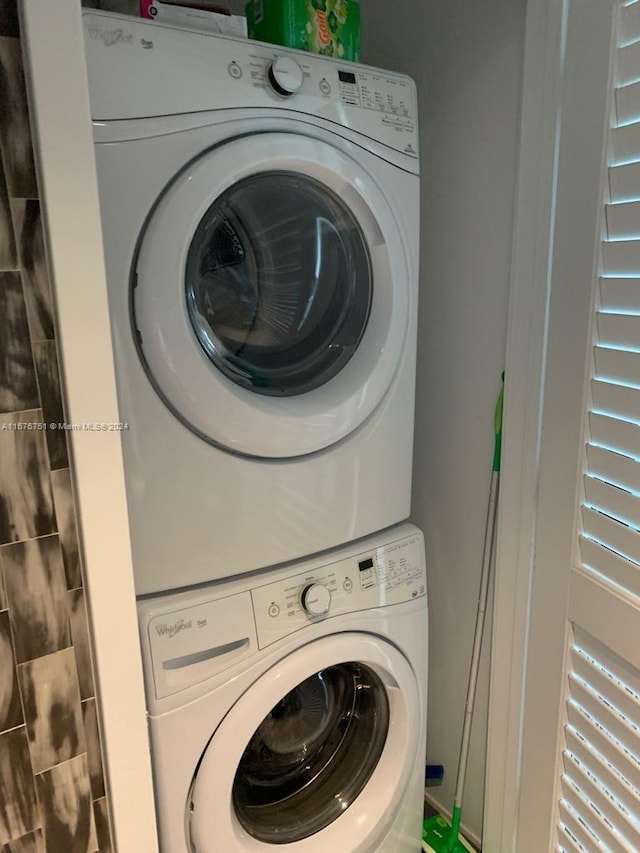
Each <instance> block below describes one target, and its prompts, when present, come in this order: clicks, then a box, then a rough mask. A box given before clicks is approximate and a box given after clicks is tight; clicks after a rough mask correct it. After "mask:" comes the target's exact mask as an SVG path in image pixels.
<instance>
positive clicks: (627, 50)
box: [618, 39, 640, 86]
mask: <svg viewBox="0 0 640 853" xmlns="http://www.w3.org/2000/svg"><path fill="white" fill-rule="evenodd" d="M638 80H640V42H638V41H637V39H632V40H631V42H629V43H628V44H626V45H624V46H623V47H621V48H620V50H619V51H618V85H619V86H627V85H628V84H629V83H637V82H638Z"/></svg>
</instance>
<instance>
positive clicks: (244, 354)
mask: <svg viewBox="0 0 640 853" xmlns="http://www.w3.org/2000/svg"><path fill="white" fill-rule="evenodd" d="M185 284H186V297H187V306H188V312H189V318H190V320H191V324H192V326H193V330H194V332H195V334H196V337H197V339H198V342H199V344H200V346H201V347H202V349H203V351H204V352H205V354H206V355H207V356H208V358H209V359H210V360H211V361H212V362H213V364H214V365H215V366H216V367H217V368H218V369H220V370H221V371H222V373H224V375H225V376H227V377H228V378H229V379H230V380H231V381H232V382H234V383H236V384H237V385H239V386H240V387H242V388H247V389H249V390H252V391H254V392H256V393H259V394H266V395H270V396H293V395H296V394H303V393H306V392H308V391H313V390H314V389H315V388H318V387H320V386H321V385H324V383H326V382H328V381H329V380H330V379H332V378H333V377H334V376H335V375H336V374H337V373H338V372H339V371H340V370H341V369H342V368H343V367H344V366H345V365H346V364H347V362H348V361H349V359H350V358H351V356H352V355H353V353H354V352H355V350H356V347H357V346H358V344H359V342H360V339H361V338H362V335H363V334H364V331H365V328H366V325H367V320H368V318H369V311H370V307H371V300H372V276H371V264H370V261H369V253H368V250H367V245H366V241H365V238H364V235H363V233H362V230H361V229H360V227H359V225H358V223H357V221H356V220H355V218H354V216H353V214H352V213H351V212H350V210H349V209H348V208H347V207H346V206H345V205H344V203H343V202H342V201H341V200H340V199H339V198H338V196H337V195H336V194H335V193H333V192H331V191H330V190H328V189H327V188H326V187H324V186H323V185H322V184H320V183H319V182H318V181H316V180H315V179H313V178H311V177H309V176H307V175H303V174H299V173H295V172H283V171H278V172H262V173H260V174H256V175H251V176H250V177H248V178H245V179H244V180H242V181H239V182H238V183H236V184H234V185H233V186H231V187H230V188H229V189H227V190H226V192H224V193H223V194H222V195H221V196H220V197H219V198H218V199H216V201H215V202H214V203H213V204H212V205H211V206H210V207H209V209H208V210H207V212H206V213H205V215H204V217H203V218H202V220H201V222H200V224H199V225H198V227H197V229H196V231H195V234H194V236H193V239H192V242H191V246H190V249H189V252H188V255H187V261H186V270H185Z"/></svg>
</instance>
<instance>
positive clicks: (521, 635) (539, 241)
mask: <svg viewBox="0 0 640 853" xmlns="http://www.w3.org/2000/svg"><path fill="white" fill-rule="evenodd" d="M564 6H565V3H564V2H563V0H529V2H528V6H527V22H526V34H525V58H524V73H523V92H522V115H521V130H520V154H519V170H518V184H517V191H516V205H515V223H514V242H513V259H512V270H511V285H510V296H509V321H508V331H507V351H506V359H505V363H506V365H507V370H506V375H505V400H504V441H503V453H502V474H501V486H500V514H499V530H498V544H497V561H496V578H495V603H494V617H493V637H492V669H491V684H490V708H489V726H488V748H487V770H486V789H485V790H486V797H485V814H484V832H483V846H484V849H485V850H489V851H491V850H496V851H497V850H499V851H502V853H511V851H514V850H515V832H516V824H517V814H518V794H519V775H520V751H521V740H522V713H523V694H524V684H525V669H526V656H527V649H526V643H527V623H528V610H529V598H530V584H531V573H532V565H533V542H534V535H535V520H536V511H537V485H538V482H537V480H538V456H539V446H540V429H541V426H540V424H541V403H542V392H543V371H544V362H545V346H546V325H547V308H548V300H549V277H550V257H551V251H552V246H553V243H552V239H553V238H552V231H553V218H554V210H555V194H556V171H557V158H558V151H557V148H558V134H559V128H560V114H559V110H560V97H561V82H562V64H563V58H564V43H563V31H564V26H563V22H564V16H565V9H564Z"/></svg>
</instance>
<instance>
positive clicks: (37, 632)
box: [0, 536, 71, 663]
mask: <svg viewBox="0 0 640 853" xmlns="http://www.w3.org/2000/svg"><path fill="white" fill-rule="evenodd" d="M0 567H1V568H2V571H3V575H4V584H5V589H6V592H7V600H8V602H9V616H10V619H11V626H12V629H13V642H14V648H15V654H16V661H17V662H18V663H23V662H24V661H28V660H33V658H39V657H42V656H43V655H48V654H52V653H53V652H57V651H60V649H65V648H67V647H68V646H70V645H71V635H70V631H69V603H68V600H67V587H66V583H65V578H64V568H63V565H62V553H61V551H60V543H59V541H58V537H57V536H45V537H42V538H40V539H32V540H30V541H28V542H16V543H15V544H13V545H5V546H4V547H3V548H0Z"/></svg>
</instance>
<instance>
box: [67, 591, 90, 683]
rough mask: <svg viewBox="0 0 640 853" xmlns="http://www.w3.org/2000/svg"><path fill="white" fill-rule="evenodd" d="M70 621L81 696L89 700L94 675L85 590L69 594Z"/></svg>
mask: <svg viewBox="0 0 640 853" xmlns="http://www.w3.org/2000/svg"><path fill="white" fill-rule="evenodd" d="M69 604H70V607H69V612H70V616H69V621H70V624H71V639H72V642H73V650H74V652H75V655H76V664H77V666H78V680H79V682H80V695H81V696H82V698H83V699H89V698H90V697H91V696H93V695H94V693H95V691H94V688H93V673H92V670H91V651H90V647H89V626H88V624H87V608H86V606H85V600H84V590H83V589H74V590H73V591H72V592H70V593H69Z"/></svg>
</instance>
